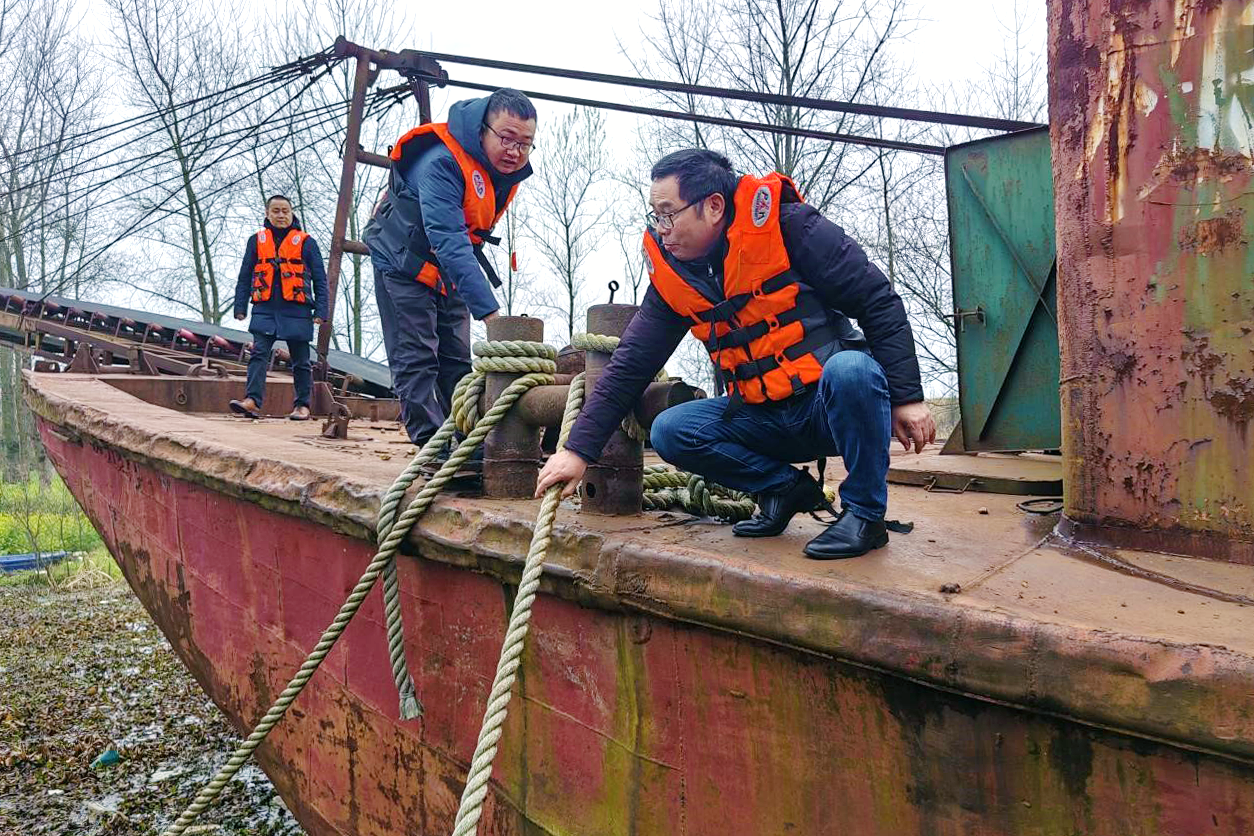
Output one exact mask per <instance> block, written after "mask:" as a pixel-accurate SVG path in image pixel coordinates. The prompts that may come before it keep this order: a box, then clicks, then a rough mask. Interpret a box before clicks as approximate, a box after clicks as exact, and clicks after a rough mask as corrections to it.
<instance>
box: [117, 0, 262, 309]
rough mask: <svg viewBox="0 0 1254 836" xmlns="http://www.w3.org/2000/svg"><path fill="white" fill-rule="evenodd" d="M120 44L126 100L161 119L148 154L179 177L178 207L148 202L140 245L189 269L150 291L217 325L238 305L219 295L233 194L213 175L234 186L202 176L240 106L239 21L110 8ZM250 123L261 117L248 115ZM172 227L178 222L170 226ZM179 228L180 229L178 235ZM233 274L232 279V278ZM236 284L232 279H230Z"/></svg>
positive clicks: (164, 7)
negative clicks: (191, 102) (191, 106)
mask: <svg viewBox="0 0 1254 836" xmlns="http://www.w3.org/2000/svg"><path fill="white" fill-rule="evenodd" d="M107 3H108V6H109V8H110V10H111V11H112V13H113V24H114V35H115V37H116V39H117V51H116V54H115V63H116V65H117V67H118V69H119V70H120V73H119V79H120V80H121V81H122V83H123V85H124V91H125V95H126V99H127V101H128V103H129V104H131V105H132V106H133V107H135V108H138V109H141V110H144V111H148V112H152V113H155V114H156V118H157V123H158V125H159V127H160V133H159V134H157V135H155V136H152V137H151V138H150V139H149V142H148V145H149V147H150V148H151V149H152V150H151V153H152V154H153V156H154V157H155V158H157V159H160V160H162V161H163V162H164V163H165V164H166V167H165V170H166V171H168V172H171V173H172V174H173V175H175V176H176V177H177V182H178V185H179V187H180V190H181V196H180V199H179V200H178V201H176V202H174V203H173V204H170V203H169V202H168V201H166V200H165V198H166V197H167V196H166V194H164V192H163V191H162V190H161V189H157V190H156V194H157V195H158V197H152V196H148V195H143V196H141V197H140V199H139V201H138V208H139V209H140V210H141V211H144V212H145V213H148V214H151V216H152V218H153V222H152V223H151V224H150V225H148V226H147V227H146V228H145V230H144V232H143V233H142V234H141V237H142V238H143V239H145V240H147V241H149V242H151V243H154V244H156V245H158V247H157V249H158V250H159V251H160V250H165V251H168V250H171V249H173V250H176V251H178V252H181V253H182V254H183V255H184V257H185V258H187V259H188V261H186V262H182V263H181V264H180V265H179V266H177V267H175V268H174V269H172V270H166V271H161V272H164V273H165V275H166V281H165V282H164V283H163V284H164V286H158V287H155V288H147V290H148V292H149V293H151V294H152V295H154V296H157V297H159V298H162V299H164V300H166V301H168V302H171V303H173V304H176V305H180V306H184V307H187V308H189V309H190V310H193V311H195V312H196V313H197V314H198V315H199V316H200V317H201V319H203V320H204V321H205V322H220V321H221V319H222V315H223V314H224V313H225V312H226V310H227V309H229V308H230V307H231V303H232V298H231V294H230V292H229V291H228V292H227V293H226V294H225V301H224V299H223V296H224V294H223V293H222V291H221V289H220V287H219V277H218V270H217V267H216V264H215V261H214V252H215V249H216V247H217V244H218V240H219V238H220V237H221V235H222V233H223V232H224V230H225V227H226V223H227V221H228V219H229V205H228V202H229V200H230V199H231V196H230V195H222V194H221V193H220V191H218V190H215V189H214V188H213V186H214V183H213V177H215V176H216V177H218V178H221V179H228V178H227V177H226V175H225V172H223V171H222V170H221V169H217V170H215V171H213V172H211V175H212V176H211V177H209V178H202V176H201V175H203V174H205V173H206V172H205V167H206V166H208V165H210V164H212V163H213V162H214V156H213V153H214V151H215V150H216V144H215V140H216V139H217V138H218V137H219V136H220V131H221V128H222V126H223V124H224V123H226V122H227V120H228V118H229V117H228V113H229V112H230V105H231V104H232V103H233V101H234V98H233V97H231V96H229V95H228V94H226V93H225V92H224V91H225V90H226V89H227V88H229V87H230V86H231V85H232V83H233V82H235V81H238V80H240V79H241V78H242V77H243V73H244V70H245V69H246V59H245V57H244V55H243V51H242V50H241V49H240V46H241V44H240V41H239V38H238V36H237V33H233V32H227V31H226V29H225V26H226V25H227V24H228V23H230V22H231V21H232V20H233V18H234V14H233V13H232V11H231V10H230V8H229V7H226V8H224V7H222V6H221V5H218V6H216V7H215V8H213V9H209V8H207V7H205V6H203V5H201V4H198V3H194V2H193V1H192V0H107ZM201 98H204V99H206V100H207V104H206V105H205V106H204V107H199V108H197V109H195V110H190V111H189V110H187V109H184V108H180V107H178V105H179V104H180V103H182V102H183V101H186V100H188V99H201ZM243 118H245V119H247V118H252V119H255V118H256V113H255V112H254V113H249V114H247V115H246V116H244V117H243ZM171 222H173V223H171ZM180 227H181V229H182V231H181V232H180V231H178V229H179V228H180ZM187 263H190V266H191V271H192V274H193V277H194V279H195V284H194V293H195V296H194V297H192V298H189V297H188V295H187V293H186V287H185V285H186V282H185V281H184V278H185V276H186V273H185V272H184V267H183V266H182V265H183V264H187ZM229 276H230V271H228V277H229ZM227 281H228V282H229V281H230V278H228V279H227Z"/></svg>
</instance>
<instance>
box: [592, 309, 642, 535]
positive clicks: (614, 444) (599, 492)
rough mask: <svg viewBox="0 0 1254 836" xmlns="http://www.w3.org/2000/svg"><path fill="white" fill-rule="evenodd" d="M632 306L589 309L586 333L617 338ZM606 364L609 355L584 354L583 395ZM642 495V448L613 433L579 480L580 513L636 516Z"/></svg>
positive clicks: (595, 352) (619, 432)
mask: <svg viewBox="0 0 1254 836" xmlns="http://www.w3.org/2000/svg"><path fill="white" fill-rule="evenodd" d="M636 310H637V308H636V306H635V305H593V306H592V307H591V308H588V333H589V334H603V335H606V336H611V337H621V336H622V335H623V332H624V331H625V330H627V323H629V322H631V319H632V317H634V316H635V315H636ZM609 362H610V355H609V354H605V353H603V352H600V351H589V352H587V378H586V380H587V383H586V386H587V393H588V395H589V396H591V394H592V390H593V389H594V388H595V387H596V383H597V380H598V379H600V377H601V374H602V373H603V372H604V371H605V367H606V365H608V364H609ZM643 492H644V445H642V444H641V443H640V442H639V441H634V440H632V439H631V438H628V437H627V434H626V433H624V432H623V431H622V430H621V429H617V430H615V431H614V434H613V435H612V436H610V440H609V443H608V444H606V445H605V450H604V451H603V452H602V453H601V459H600V461H598V462H597V463H596V464H593V465H590V466H589V467H588V471H587V473H586V474H585V475H584V480H583V510H585V511H590V512H592V513H594V514H616V515H622V514H639V513H640V500H641V495H642V493H643Z"/></svg>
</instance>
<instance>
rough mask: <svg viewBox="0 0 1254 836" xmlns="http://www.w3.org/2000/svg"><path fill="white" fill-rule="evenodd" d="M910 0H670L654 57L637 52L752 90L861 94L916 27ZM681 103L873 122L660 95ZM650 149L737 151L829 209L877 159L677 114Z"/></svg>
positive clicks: (649, 33)
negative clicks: (694, 2)
mask: <svg viewBox="0 0 1254 836" xmlns="http://www.w3.org/2000/svg"><path fill="white" fill-rule="evenodd" d="M908 12H909V0H885V2H882V3H878V4H875V5H870V4H864V3H855V2H852V0H710V2H709V4H708V5H707V6H702V7H701V8H699V9H698V8H695V7H688V6H685V4H683V3H681V2H678V0H659V6H658V12H657V14H655V15H654V16H653V17H652V18H651V24H650V26H649V27H647V28H646V30H645V32H644V43H645V54H644V55H642V56H629V58H631V59H632V62H633V65H634V66H635V68H636V70H637V72H639V73H640V74H641V75H643V76H646V77H659V76H660V77H662V78H664V79H666V80H675V81H683V82H686V83H700V84H706V85H711V86H718V87H727V88H731V89H735V90H743V91H746V92H752V93H769V94H777V95H785V96H802V97H810V98H823V99H839V100H844V101H862V100H865V99H867V98H868V97H869V96H870V95H871V94H872V92H873V91H875V90H876V89H877V87H878V86H879V85H881V83H882V75H883V71H884V68H885V65H886V62H887V60H888V54H889V51H890V47H891V45H893V44H894V43H896V42H899V41H901V40H902V39H904V38H905V37H906V36H907V35H908V34H909V32H910V29H911V27H912V25H913V23H912V20H911V19H910V17H909V14H908ZM658 98H659V99H661V100H663V101H665V102H666V103H667V104H669V105H670V106H671V109H676V110H683V111H684V112H687V113H704V114H707V115H709V114H712V115H719V116H726V117H730V118H734V119H740V120H748V121H754V122H760V123H764V124H768V125H773V126H778V127H781V128H790V129H806V130H824V131H835V132H843V133H858V132H860V131H865V130H867V128H868V125H869V124H870V120H869V119H868V118H867V117H864V116H854V115H851V114H847V113H836V112H832V111H825V110H815V109H812V108H801V107H796V106H788V105H778V104H767V103H755V102H746V101H736V100H730V99H727V100H719V101H714V102H711V101H702V100H698V99H695V98H694V97H691V96H687V95H683V94H672V93H667V94H659V96H658ZM645 130H646V133H647V134H648V138H647V139H646V140H645V141H644V145H645V146H646V147H652V148H653V149H654V150H655V151H657V152H665V151H669V150H675V149H676V148H678V147H683V146H685V145H689V146H691V145H696V146H698V147H715V148H720V149H726V150H727V151H729V152H730V153H731V156H732V157H733V161H734V162H735V163H737V164H738V165H740V166H742V167H744V168H745V169H746V170H749V171H753V172H755V173H764V172H767V171H778V172H780V173H781V174H785V175H788V176H789V177H791V178H792V179H793V180H794V181H795V182H796V183H797V185H798V187H799V188H800V189H801V191H802V193H803V194H805V195H806V199H807V201H809V202H810V203H811V204H812V205H814V206H815V207H817V208H818V209H819V210H820V211H823V212H827V211H829V210H831V209H833V208H834V207H835V206H836V204H837V198H838V197H840V196H841V195H842V193H843V192H844V191H845V190H846V189H847V188H848V187H849V186H850V185H851V184H853V183H856V182H858V181H859V180H860V179H861V178H862V177H863V176H864V175H865V174H866V173H867V171H869V170H870V169H871V167H872V166H874V165H875V164H876V162H877V160H876V157H875V155H874V154H870V153H866V152H864V151H861V150H860V149H858V148H856V147H855V146H852V145H847V144H843V143H832V142H829V141H827V140H819V139H812V138H807V137H800V136H795V135H787V134H774V133H763V132H759V131H751V130H742V129H736V128H716V127H710V126H704V127H701V126H686V127H684V128H682V129H680V128H676V127H674V125H671V124H667V123H664V122H663V123H660V124H650V125H648V126H646V129H645Z"/></svg>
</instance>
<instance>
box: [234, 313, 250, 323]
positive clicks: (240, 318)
mask: <svg viewBox="0 0 1254 836" xmlns="http://www.w3.org/2000/svg"><path fill="white" fill-rule="evenodd" d="M246 316H248V314H242V313H237V314H236V315H235V318H236V319H238V320H240V321H241V322H242V321H243V320H244V317H246Z"/></svg>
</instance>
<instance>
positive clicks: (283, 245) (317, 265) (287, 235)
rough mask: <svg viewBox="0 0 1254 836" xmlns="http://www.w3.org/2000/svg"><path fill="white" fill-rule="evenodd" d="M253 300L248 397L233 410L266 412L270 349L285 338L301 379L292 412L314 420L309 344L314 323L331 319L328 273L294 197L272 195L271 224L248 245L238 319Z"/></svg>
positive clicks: (247, 414)
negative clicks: (302, 224) (295, 210)
mask: <svg viewBox="0 0 1254 836" xmlns="http://www.w3.org/2000/svg"><path fill="white" fill-rule="evenodd" d="M250 300H251V301H252V303H253V317H252V320H251V321H250V322H249V323H248V330H249V331H250V332H251V333H252V335H253V348H252V353H251V354H250V355H249V357H248V387H247V390H246V391H247V396H246V397H245V398H244V399H243V400H242V401H231V403H230V406H231V411H232V412H234V413H235V414H237V415H243V416H245V417H247V418H260V417H261V406H262V403H263V400H264V398H265V394H266V367H267V366H269V365H270V351H271V349H273V348H274V342H275V340H283V341H284V342H286V343H287V348H288V352H289V354H290V355H291V358H292V377H293V378H294V380H295V383H296V398H295V403H294V404H293V405H292V412H291V414H289V415H288V416H287V417H288V418H291V419H292V420H293V421H308V420H309V398H310V396H311V395H312V394H313V372H312V367H311V365H310V362H309V343H310V341H312V340H313V327H314V325H321V324H322V321H323V320H324V319H326V318H327V303H328V299H327V272H326V269H325V268H324V267H323V264H322V253H321V252H319V250H318V245H317V244H316V243H315V242H314V239H313V238H311V237H310V236H309V234H308V233H306V232H305V231H304V230H302V229H301V228H300V219H299V218H297V217H296V216H295V215H294V214H293V213H292V202H291V201H290V200H288V199H287V198H286V197H284V196H283V195H281V194H276V195H273V196H272V197H270V198H269V199H268V200H266V222H265V227H264V228H263V229H261V230H260V231H259V232H257V234H256V235H254V236H252V237H251V238H249V239H248V245H247V246H246V247H245V248H244V263H243V264H242V265H240V269H239V278H237V279H236V280H235V318H236V319H243V318H244V317H246V316H247V315H248V303H249V301H250Z"/></svg>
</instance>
